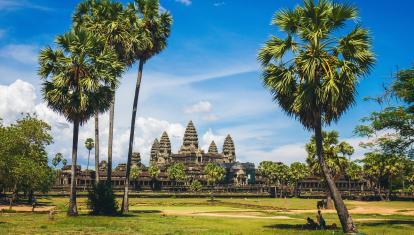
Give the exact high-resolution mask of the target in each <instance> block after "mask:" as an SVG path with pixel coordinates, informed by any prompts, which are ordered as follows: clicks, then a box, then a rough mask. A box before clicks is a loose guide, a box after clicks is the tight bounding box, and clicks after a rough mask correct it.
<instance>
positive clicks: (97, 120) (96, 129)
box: [95, 114, 99, 183]
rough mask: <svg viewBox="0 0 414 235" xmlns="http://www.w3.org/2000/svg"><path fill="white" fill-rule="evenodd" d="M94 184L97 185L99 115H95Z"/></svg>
mask: <svg viewBox="0 0 414 235" xmlns="http://www.w3.org/2000/svg"><path fill="white" fill-rule="evenodd" d="M95 182H96V183H99V114H95Z"/></svg>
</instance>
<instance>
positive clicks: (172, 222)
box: [0, 198, 414, 234]
mask: <svg viewBox="0 0 414 235" xmlns="http://www.w3.org/2000/svg"><path fill="white" fill-rule="evenodd" d="M67 200H68V199H67V198H44V199H41V200H39V201H40V202H42V203H44V204H47V205H56V206H57V208H58V210H59V212H58V213H57V215H55V217H54V220H52V221H51V220H49V218H48V217H49V216H48V214H33V213H3V214H2V215H1V216H0V234H62V233H67V234H74V233H75V234H97V233H99V234H131V233H132V234H341V233H340V231H309V230H302V229H301V227H302V225H304V224H305V223H306V218H307V217H308V216H309V217H311V218H315V214H316V210H315V212H314V213H313V212H312V213H311V212H309V211H308V212H304V213H291V212H292V211H291V210H313V209H314V208H315V205H316V200H310V199H270V198H266V199H263V198H260V199H253V198H251V199H230V198H226V199H221V198H219V199H217V200H218V201H216V202H214V203H211V202H209V201H208V199H206V198H185V199H184V198H177V199H176V198H133V199H131V203H130V204H131V211H132V212H131V213H129V214H127V215H125V216H118V217H107V216H90V215H88V214H87V210H86V203H85V199H79V209H80V212H81V213H80V216H78V217H67V216H66V214H65V210H66V204H67ZM347 204H348V206H349V208H355V207H361V206H364V207H367V208H370V207H373V208H378V206H380V207H384V208H395V209H398V210H399V211H401V212H404V211H410V210H411V209H412V208H414V203H413V202H354V201H347ZM288 210H290V211H288ZM243 215H246V216H247V217H246V218H239V217H238V216H243ZM222 216H227V217H222ZM249 216H250V217H249ZM278 216H279V217H280V216H282V217H280V218H279V217H278ZM269 217H270V218H269ZM272 217H273V218H272ZM324 217H325V219H326V221H327V223H328V224H332V223H336V224H338V225H339V221H338V220H337V216H336V214H332V213H324ZM353 218H354V219H355V220H356V223H357V226H358V229H359V231H360V232H362V233H364V234H414V216H408V215H401V214H398V213H397V214H393V215H381V214H380V213H373V214H355V215H353Z"/></svg>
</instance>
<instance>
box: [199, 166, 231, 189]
mask: <svg viewBox="0 0 414 235" xmlns="http://www.w3.org/2000/svg"><path fill="white" fill-rule="evenodd" d="M204 173H205V175H206V178H207V182H208V183H209V184H211V185H215V184H216V183H218V182H220V181H221V180H223V179H224V176H225V174H226V170H225V169H224V168H223V167H221V166H219V165H217V164H215V163H212V162H210V163H208V164H207V165H206V166H205V167H204Z"/></svg>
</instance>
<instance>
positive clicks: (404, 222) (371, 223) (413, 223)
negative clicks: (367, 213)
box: [358, 219, 414, 227]
mask: <svg viewBox="0 0 414 235" xmlns="http://www.w3.org/2000/svg"><path fill="white" fill-rule="evenodd" d="M358 224H361V225H362V226H366V227H375V226H384V225H411V226H413V227H414V220H397V219H396V220H383V221H366V222H365V221H364V222H359V223H358Z"/></svg>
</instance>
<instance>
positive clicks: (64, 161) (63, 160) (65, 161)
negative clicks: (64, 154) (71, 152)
mask: <svg viewBox="0 0 414 235" xmlns="http://www.w3.org/2000/svg"><path fill="white" fill-rule="evenodd" d="M62 164H63V166H66V165H67V164H68V160H67V159H66V158H64V159H62Z"/></svg>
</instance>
